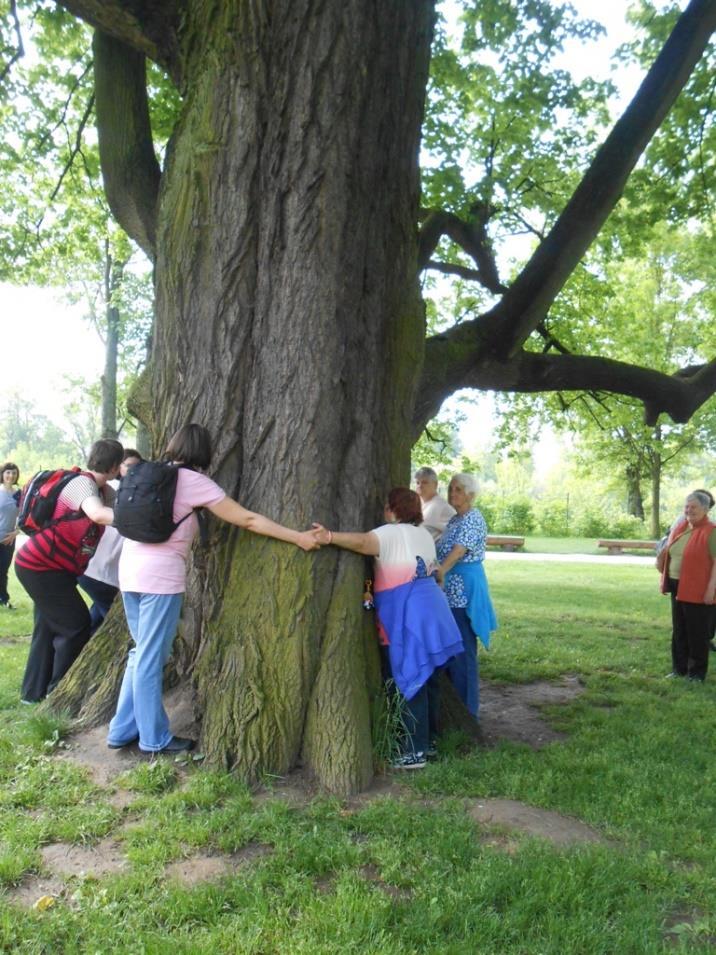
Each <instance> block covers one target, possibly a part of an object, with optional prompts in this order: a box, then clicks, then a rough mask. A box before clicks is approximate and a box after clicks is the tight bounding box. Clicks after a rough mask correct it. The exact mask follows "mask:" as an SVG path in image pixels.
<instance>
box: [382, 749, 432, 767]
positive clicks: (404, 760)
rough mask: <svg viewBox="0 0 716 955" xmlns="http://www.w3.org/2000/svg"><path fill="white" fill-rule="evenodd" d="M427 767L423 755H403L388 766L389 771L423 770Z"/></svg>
mask: <svg viewBox="0 0 716 955" xmlns="http://www.w3.org/2000/svg"><path fill="white" fill-rule="evenodd" d="M426 765H427V760H426V759H425V753H404V754H403V755H402V756H398V758H397V759H394V760H393V762H392V763H391V764H390V768H391V769H424V768H425V766H426Z"/></svg>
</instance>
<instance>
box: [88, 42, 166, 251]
mask: <svg viewBox="0 0 716 955" xmlns="http://www.w3.org/2000/svg"><path fill="white" fill-rule="evenodd" d="M93 49H94V63H95V91H96V97H97V134H98V137H99V155H100V163H101V166H102V178H103V179H104V189H105V193H106V195H107V202H108V203H109V207H110V209H111V210H112V213H113V215H114V216H115V218H116V219H117V222H119V224H120V225H121V226H122V228H123V229H124V231H125V232H126V233H127V235H129V236H130V237H131V238H132V239H134V241H135V242H136V243H137V244H138V245H139V246H140V247H141V248H142V249H143V250H144V251H145V252H146V254H147V255H148V256H149V257H150V258H151V259H154V255H155V242H156V229H157V224H156V217H157V199H158V195H159V181H160V178H161V172H160V169H159V163H158V162H157V158H156V156H155V155H154V146H153V144H152V130H151V125H150V122H149V104H148V102H147V88H146V77H145V60H144V54H143V53H138V52H137V51H136V50H132V49H130V48H129V47H128V46H125V44H124V43H121V42H120V41H119V40H115V39H114V38H113V37H109V36H107V35H106V34H104V33H100V32H99V31H96V32H95V35H94V40H93Z"/></svg>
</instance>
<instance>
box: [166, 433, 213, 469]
mask: <svg viewBox="0 0 716 955" xmlns="http://www.w3.org/2000/svg"><path fill="white" fill-rule="evenodd" d="M166 456H167V457H168V458H169V460H170V461H180V462H181V463H182V464H186V465H187V466H188V467H190V468H199V469H200V470H202V471H205V470H206V469H207V468H208V467H209V465H210V464H211V435H210V434H209V432H208V431H207V430H206V428H205V427H204V426H203V425H201V424H185V425H184V427H183V428H179V430H178V431H177V432H176V433H175V434H173V435H172V437H171V439H170V441H169V444H168V445H167V450H166Z"/></svg>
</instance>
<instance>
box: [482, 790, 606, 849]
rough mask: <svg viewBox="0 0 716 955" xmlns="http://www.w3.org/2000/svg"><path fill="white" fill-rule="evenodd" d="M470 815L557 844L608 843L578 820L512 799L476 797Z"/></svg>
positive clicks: (599, 834)
mask: <svg viewBox="0 0 716 955" xmlns="http://www.w3.org/2000/svg"><path fill="white" fill-rule="evenodd" d="M468 812H469V814H470V816H472V818H473V819H474V820H475V822H479V823H480V825H484V826H496V827H504V828H506V829H512V830H517V831H519V832H522V833H524V834H526V835H529V836H538V837H539V838H540V839H547V840H548V841H549V842H551V843H553V844H554V845H556V846H572V845H578V844H584V843H596V844H601V845H610V844H611V843H610V842H609V841H608V840H607V839H605V838H604V836H602V835H601V833H599V832H597V831H596V829H592V828H590V827H589V826H588V825H586V824H585V823H583V822H580V821H579V819H574V818H572V817H571V816H563V815H562V814H561V813H558V812H551V811H550V810H548V809H539V808H537V807H536V806H528V805H527V804H526V803H523V802H517V801H516V800H514V799H475V800H472V801H471V803H470V804H469V809H468Z"/></svg>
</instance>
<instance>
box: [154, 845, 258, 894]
mask: <svg viewBox="0 0 716 955" xmlns="http://www.w3.org/2000/svg"><path fill="white" fill-rule="evenodd" d="M272 851H273V849H272V847H271V846H268V845H264V844H263V843H259V842H250V843H249V844H248V845H246V846H244V847H243V848H242V849H239V850H238V852H234V853H232V854H231V855H220V854H217V853H201V854H198V855H194V856H189V857H188V858H187V859H179V860H177V861H176V862H172V863H170V865H168V866H167V867H166V869H165V870H164V871H165V873H166V875H167V878H169V879H173V880H174V881H176V882H181V883H182V885H197V884H198V883H200V882H211V881H214V880H216V879H221V878H222V877H223V876H225V875H229V874H230V873H232V872H235V871H236V870H237V869H238V868H240V867H241V866H243V865H247V864H248V863H249V862H251V861H253V860H254V859H258V858H261V856H265V855H268V853H270V852H272Z"/></svg>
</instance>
